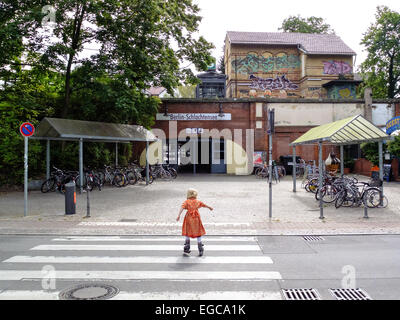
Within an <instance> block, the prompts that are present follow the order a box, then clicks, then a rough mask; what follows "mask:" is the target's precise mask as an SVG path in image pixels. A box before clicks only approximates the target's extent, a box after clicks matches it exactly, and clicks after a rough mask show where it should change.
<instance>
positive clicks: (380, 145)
mask: <svg viewBox="0 0 400 320" xmlns="http://www.w3.org/2000/svg"><path fill="white" fill-rule="evenodd" d="M379 180H380V181H381V182H382V185H381V186H380V187H379V189H380V191H381V194H380V200H381V201H380V205H381V206H382V201H383V142H382V141H379Z"/></svg>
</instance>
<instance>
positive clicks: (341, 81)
mask: <svg viewBox="0 0 400 320" xmlns="http://www.w3.org/2000/svg"><path fill="white" fill-rule="evenodd" d="M361 83H363V81H362V80H340V79H339V80H332V81H329V82H327V83H324V84H323V85H322V86H323V87H324V88H330V87H332V86H336V85H343V84H355V85H359V84H361Z"/></svg>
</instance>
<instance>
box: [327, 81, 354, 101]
mask: <svg viewBox="0 0 400 320" xmlns="http://www.w3.org/2000/svg"><path fill="white" fill-rule="evenodd" d="M356 97H357V92H356V86H355V85H353V84H347V85H341V86H332V87H331V88H329V89H328V98H331V99H355V98H356Z"/></svg>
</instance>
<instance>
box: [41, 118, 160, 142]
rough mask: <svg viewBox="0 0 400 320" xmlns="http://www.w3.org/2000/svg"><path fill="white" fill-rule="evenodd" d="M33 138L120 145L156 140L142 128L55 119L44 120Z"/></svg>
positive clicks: (149, 132)
mask: <svg viewBox="0 0 400 320" xmlns="http://www.w3.org/2000/svg"><path fill="white" fill-rule="evenodd" d="M33 138H34V139H42V140H67V141H79V140H81V139H83V140H84V141H89V142H121V143H124V142H125V143H129V142H133V141H146V142H148V141H149V142H153V141H156V140H157V138H156V137H155V135H154V134H153V133H151V131H149V130H147V129H145V128H143V127H142V126H137V125H128V124H118V123H105V122H93V121H82V120H71V119H57V118H44V119H43V120H42V121H41V122H40V124H39V126H38V127H37V129H36V131H35V134H34V136H33Z"/></svg>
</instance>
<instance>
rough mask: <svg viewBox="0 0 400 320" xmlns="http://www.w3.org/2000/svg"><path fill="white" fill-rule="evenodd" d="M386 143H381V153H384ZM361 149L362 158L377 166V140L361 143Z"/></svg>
mask: <svg viewBox="0 0 400 320" xmlns="http://www.w3.org/2000/svg"><path fill="white" fill-rule="evenodd" d="M386 149H387V145H386V144H383V153H385V151H386ZM361 150H362V152H363V154H364V158H365V159H367V160H368V161H370V162H372V164H373V165H374V166H379V143H378V142H367V143H363V144H361Z"/></svg>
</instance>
